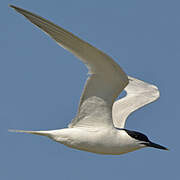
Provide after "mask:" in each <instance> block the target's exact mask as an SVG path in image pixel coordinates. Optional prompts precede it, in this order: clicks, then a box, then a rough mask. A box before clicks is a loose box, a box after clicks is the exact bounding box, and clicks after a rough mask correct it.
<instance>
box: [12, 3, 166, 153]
mask: <svg viewBox="0 0 180 180" xmlns="http://www.w3.org/2000/svg"><path fill="white" fill-rule="evenodd" d="M10 7H12V8H14V9H15V10H16V11H17V12H19V13H20V14H22V15H24V16H25V17H26V18H27V19H28V20H29V21H31V22H32V23H33V24H35V25H36V26H37V27H39V28H40V29H41V30H43V31H44V32H45V33H47V34H48V35H49V36H51V37H52V38H53V39H54V40H55V41H56V42H57V43H58V44H59V45H60V46H61V47H63V48H64V49H67V50H68V51H70V52H71V53H73V54H74V55H75V56H77V57H78V58H79V59H80V60H82V61H83V62H84V64H85V65H86V66H87V68H88V69H89V77H88V79H87V82H86V85H85V87H84V90H83V93H82V96H81V98H80V103H79V108H78V112H77V115H76V117H75V118H74V119H73V120H72V122H71V123H70V124H69V125H68V128H64V129H58V130H48V131H25V130H11V131H15V132H24V133H30V134H36V135H42V136H47V137H49V138H50V139H52V140H54V141H56V142H58V143H61V144H64V145H66V146H68V147H71V148H75V149H79V150H84V151H88V152H92V153H98V154H112V155H119V154H123V153H128V152H131V151H134V150H137V149H141V148H144V147H154V148H159V149H163V150H168V149H167V148H166V147H163V146H161V145H158V144H155V143H153V142H151V141H150V140H149V139H148V137H147V136H146V135H144V134H142V133H140V132H136V131H131V130H127V129H125V128H124V126H125V122H126V119H127V117H128V116H129V114H130V113H132V112H133V111H135V110H137V109H138V108H140V107H142V106H144V105H146V104H148V103H151V102H153V101H155V100H156V99H157V98H158V97H159V91H158V88H157V87H156V86H154V85H151V84H148V83H145V82H143V81H141V80H138V79H135V78H133V77H130V76H127V75H126V74H125V73H124V71H123V70H122V69H121V67H120V66H119V65H118V64H117V63H116V62H115V61H114V60H113V59H112V58H111V57H109V56H108V55H106V54H105V53H103V52H102V51H100V50H98V49H97V48H95V47H93V46H92V45H90V44H88V43H87V42H85V41H83V40H81V39H79V38H78V37H76V36H75V35H73V34H72V33H70V32H68V31H66V30H65V29H63V28H61V27H59V26H57V25H55V24H53V23H52V22H50V21H48V20H46V19H44V18H42V17H40V16H38V15H36V14H33V13H31V12H28V11H26V10H24V9H21V8H19V7H16V6H13V5H10ZM123 90H125V91H126V93H127V95H126V96H125V97H123V98H121V99H119V100H117V101H115V100H116V98H117V97H118V95H119V94H120V93H121V92H122V91H123Z"/></svg>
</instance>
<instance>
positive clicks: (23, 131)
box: [8, 129, 50, 136]
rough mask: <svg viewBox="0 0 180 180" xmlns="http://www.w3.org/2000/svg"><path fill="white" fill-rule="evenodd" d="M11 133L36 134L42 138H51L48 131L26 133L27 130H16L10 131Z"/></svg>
mask: <svg viewBox="0 0 180 180" xmlns="http://www.w3.org/2000/svg"><path fill="white" fill-rule="evenodd" d="M8 131H9V132H18V133H19V132H20V133H27V134H35V135H41V136H49V135H50V133H49V132H48V131H25V130H16V129H9V130H8Z"/></svg>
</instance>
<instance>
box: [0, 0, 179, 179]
mask: <svg viewBox="0 0 180 180" xmlns="http://www.w3.org/2000/svg"><path fill="white" fill-rule="evenodd" d="M8 4H14V5H17V6H19V7H22V8H25V9H27V10H29V11H32V12H35V13H37V14H39V15H41V16H43V17H45V18H48V19H49V20H51V21H53V22H55V23H56V24H59V25H60V26H62V27H64V28H65V29H67V30H69V31H71V32H73V33H74V34H76V35H78V36H79V37H81V38H82V39H84V40H86V41H88V42H89V43H91V44H92V45H94V46H96V47H98V48H99V49H101V50H103V51H104V52H106V53H107V54H108V55H110V56H112V57H113V58H114V59H115V61H116V62H118V63H119V64H120V65H121V67H122V68H123V69H124V70H125V72H126V73H127V74H129V75H131V76H134V77H137V78H140V79H142V80H144V81H147V82H150V83H153V84H155V85H157V86H158V87H159V90H160V92H161V97H160V99H159V100H158V101H156V102H155V103H153V104H150V105H148V106H146V107H144V108H142V109H140V110H139V111H137V112H135V113H133V114H132V115H131V116H130V117H129V119H128V121H127V124H126V128H127V129H134V130H137V131H140V132H143V133H145V134H146V135H147V136H148V137H149V138H150V139H151V140H153V141H154V142H157V143H160V144H162V145H165V146H167V147H169V148H170V150H171V151H169V152H166V151H160V150H157V149H152V148H146V149H142V150H139V151H135V152H132V153H129V154H125V155H120V156H104V155H96V154H91V153H88V152H83V151H78V150H74V149H70V148H67V147H65V146H63V145H61V144H58V143H56V142H53V141H51V140H49V139H47V138H45V137H40V136H33V135H25V134H13V133H9V132H7V129H9V128H14V129H25V130H46V129H58V128H64V127H66V125H67V124H68V123H69V122H70V121H71V119H72V118H73V117H74V115H75V113H76V111H77V106H78V102H79V97H80V95H81V91H82V88H83V85H84V82H85V79H86V74H87V69H86V67H85V66H84V65H83V64H82V63H81V62H80V61H79V60H77V59H76V58H75V57H74V56H73V55H71V54H70V53H68V52H67V51H65V50H64V49H63V48H61V47H59V46H58V45H57V44H56V43H55V42H54V41H53V40H51V39H50V38H49V37H48V36H47V35H45V34H44V33H42V32H41V31H40V30H39V29H37V28H36V27H35V26H33V25H32V24H31V23H29V22H28V21H27V20H26V19H25V18H24V17H22V16H21V15H19V14H17V13H16V12H15V11H14V10H13V9H10V8H9V7H8ZM179 7H180V2H179V1H175V0H172V1H166V0H151V1H144V0H142V1H136V0H126V1H125V0H122V1H119V0H116V1H115V0H114V1H102V0H99V1H97V0H91V1H90V0H89V1H87V0H75V1H74V0H61V1H58V0H52V1H44V0H38V1H37V0H31V1H12V0H11V1H5V0H1V2H0V17H1V28H0V32H1V36H0V49H1V55H0V57H1V59H0V84H1V86H0V122H1V125H0V140H1V148H0V169H1V173H0V179H3V180H9V179H18V180H24V179H26V180H30V179H43V180H49V179H68V180H71V179H72V180H75V179H86V180H91V179H103V180H106V179H123V180H129V179H131V178H133V179H144V178H145V179H146V180H150V179H164V180H166V179H170V178H171V179H172V178H173V179H174V180H176V179H177V180H178V179H179V149H180V141H179V127H180V121H179V107H180V103H179V99H180V95H179V92H180V81H179V74H180V73H179V67H180V60H179V59H180V33H179V32H180V11H179Z"/></svg>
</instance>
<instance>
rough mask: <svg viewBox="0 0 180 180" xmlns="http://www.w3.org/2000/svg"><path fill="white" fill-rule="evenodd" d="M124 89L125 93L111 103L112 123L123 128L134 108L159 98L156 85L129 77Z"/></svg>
mask: <svg viewBox="0 0 180 180" xmlns="http://www.w3.org/2000/svg"><path fill="white" fill-rule="evenodd" d="M128 78H129V84H128V85H127V87H126V88H125V89H124V90H125V91H126V93H127V95H126V96H125V97H124V98H122V99H119V100H117V101H116V102H115V103H114V104H113V111H112V113H113V123H114V126H115V127H118V128H124V126H125V122H126V119H127V117H128V116H129V115H130V114H131V113H132V112H134V111H135V110H137V109H139V108H141V107H143V106H145V105H146V104H149V103H151V102H153V101H155V100H156V99H158V98H159V96H160V94H159V90H158V88H157V87H156V86H154V85H152V84H149V83H146V82H143V81H141V80H138V79H136V78H133V77H130V76H128Z"/></svg>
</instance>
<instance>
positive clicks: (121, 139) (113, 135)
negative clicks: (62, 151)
mask: <svg viewBox="0 0 180 180" xmlns="http://www.w3.org/2000/svg"><path fill="white" fill-rule="evenodd" d="M15 131H16V130H15ZM18 132H25V133H30V134H36V135H42V136H47V137H49V138H50V139H52V140H54V141H56V142H58V143H61V144H64V145H65V146H68V147H70V148H74V149H79V150H83V151H88V152H93V153H96V154H111V155H119V154H124V153H127V152H131V151H134V150H136V149H140V148H143V147H145V146H144V145H142V144H139V143H138V141H137V140H136V139H133V138H131V137H130V136H129V135H128V134H127V132H126V131H125V130H124V129H121V130H118V129H116V128H114V127H109V128H103V127H102V128H97V129H95V128H86V127H77V128H65V129H58V130H50V131H23V130H18ZM136 142H137V143H136ZM135 144H136V145H135Z"/></svg>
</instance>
